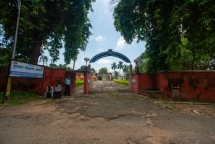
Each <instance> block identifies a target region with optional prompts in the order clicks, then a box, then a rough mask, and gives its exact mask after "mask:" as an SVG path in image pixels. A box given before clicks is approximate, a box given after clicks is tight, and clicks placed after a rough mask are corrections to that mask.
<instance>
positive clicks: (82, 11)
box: [0, 0, 95, 64]
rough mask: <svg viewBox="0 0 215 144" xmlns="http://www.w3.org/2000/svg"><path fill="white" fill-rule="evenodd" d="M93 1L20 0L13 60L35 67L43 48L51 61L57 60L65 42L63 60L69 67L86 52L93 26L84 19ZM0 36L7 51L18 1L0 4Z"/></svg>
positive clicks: (10, 47)
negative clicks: (73, 60) (79, 52)
mask: <svg viewBox="0 0 215 144" xmlns="http://www.w3.org/2000/svg"><path fill="white" fill-rule="evenodd" d="M94 1H95V0H60V1H53V0H42V1H36V0H22V5H21V14H20V23H19V33H18V41H17V49H16V59H19V58H21V59H24V60H25V61H28V62H30V63H33V64H37V62H38V58H39V56H40V55H41V49H42V51H43V50H44V49H48V51H49V53H50V56H51V57H52V60H53V62H56V61H57V60H58V59H59V49H61V48H62V44H63V43H64V48H65V53H64V61H65V63H66V64H69V63H70V61H71V59H74V58H75V57H76V56H77V55H78V49H80V50H85V49H86V45H87V43H88V38H89V36H90V35H91V32H90V28H91V27H92V26H91V24H90V22H89V19H88V18H87V15H88V12H89V11H93V10H92V6H91V3H92V2H94ZM0 13H1V15H0V27H1V28H0V36H1V38H2V37H3V40H2V41H0V42H1V44H0V45H4V46H5V47H7V48H8V49H9V50H10V51H12V46H13V44H14V35H15V24H16V21H17V13H18V10H17V0H9V1H2V2H0Z"/></svg>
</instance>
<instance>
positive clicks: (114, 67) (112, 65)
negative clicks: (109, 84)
mask: <svg viewBox="0 0 215 144" xmlns="http://www.w3.org/2000/svg"><path fill="white" fill-rule="evenodd" d="M116 68H117V64H116V63H115V62H114V63H112V64H111V69H113V70H114V71H115V69H116ZM114 79H115V75H114Z"/></svg>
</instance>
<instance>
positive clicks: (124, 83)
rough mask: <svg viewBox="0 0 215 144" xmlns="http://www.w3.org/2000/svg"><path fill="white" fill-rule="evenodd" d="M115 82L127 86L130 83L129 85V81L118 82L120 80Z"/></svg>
mask: <svg viewBox="0 0 215 144" xmlns="http://www.w3.org/2000/svg"><path fill="white" fill-rule="evenodd" d="M114 82H115V83H118V84H122V85H125V86H128V83H129V81H128V80H118V79H116V80H114Z"/></svg>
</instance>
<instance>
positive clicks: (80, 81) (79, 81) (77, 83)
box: [76, 80, 84, 86]
mask: <svg viewBox="0 0 215 144" xmlns="http://www.w3.org/2000/svg"><path fill="white" fill-rule="evenodd" d="M81 85H84V81H83V80H76V86H81Z"/></svg>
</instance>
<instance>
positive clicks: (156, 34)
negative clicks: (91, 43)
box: [112, 0, 215, 73]
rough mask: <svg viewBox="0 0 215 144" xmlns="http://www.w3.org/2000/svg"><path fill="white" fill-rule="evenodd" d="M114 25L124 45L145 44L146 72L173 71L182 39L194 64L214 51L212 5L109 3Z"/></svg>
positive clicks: (188, 0)
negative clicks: (134, 42)
mask: <svg viewBox="0 0 215 144" xmlns="http://www.w3.org/2000/svg"><path fill="white" fill-rule="evenodd" d="M112 2H113V3H114V2H118V3H117V5H116V6H115V8H114V25H115V27H116V30H117V31H119V32H120V33H121V35H122V36H123V37H124V39H125V41H126V42H127V43H129V44H130V43H131V42H132V41H133V40H134V39H137V42H139V41H146V51H145V52H146V54H147V56H148V58H149V59H148V62H147V71H148V72H149V73H154V72H156V71H159V70H165V69H166V70H168V69H172V66H171V64H172V62H173V60H174V63H179V62H180V57H181V54H182V53H181V48H180V45H181V44H182V41H181V39H182V38H187V39H188V41H189V44H188V47H187V49H188V50H189V51H190V52H191V54H192V60H193V64H194V63H195V62H196V61H198V60H199V59H200V57H201V55H202V54H203V55H205V57H208V56H210V57H211V56H212V54H213V53H214V52H215V50H214V49H213V48H212V47H214V45H215V43H213V42H214V40H215V39H214V35H215V27H214V25H215V21H214V16H213V15H215V7H214V4H215V1H212V0H206V1H197V0H195V1H194V0H181V1H177V0H172V1H169V0H162V1H160V0H144V1H140V0H131V1H128V0H120V1H118V0H112Z"/></svg>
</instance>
